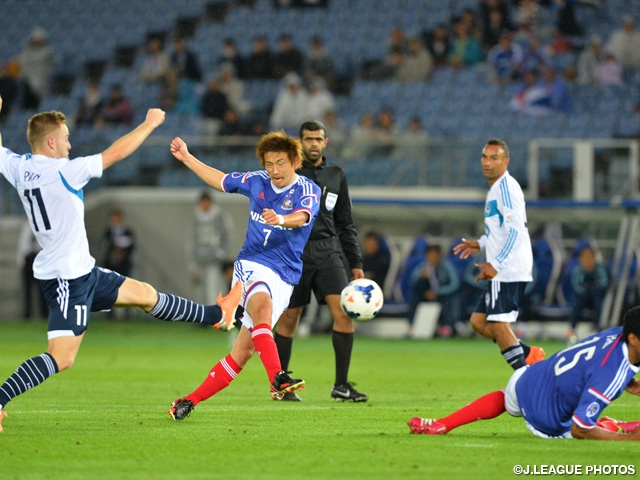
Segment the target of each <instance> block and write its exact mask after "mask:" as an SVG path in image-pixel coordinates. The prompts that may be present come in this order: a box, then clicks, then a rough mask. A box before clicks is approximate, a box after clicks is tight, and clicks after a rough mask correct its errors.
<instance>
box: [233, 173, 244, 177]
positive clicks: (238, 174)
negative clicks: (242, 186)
mask: <svg viewBox="0 0 640 480" xmlns="http://www.w3.org/2000/svg"><path fill="white" fill-rule="evenodd" d="M243 175H244V173H238V172H233V173H232V174H231V178H240V177H241V176H243Z"/></svg>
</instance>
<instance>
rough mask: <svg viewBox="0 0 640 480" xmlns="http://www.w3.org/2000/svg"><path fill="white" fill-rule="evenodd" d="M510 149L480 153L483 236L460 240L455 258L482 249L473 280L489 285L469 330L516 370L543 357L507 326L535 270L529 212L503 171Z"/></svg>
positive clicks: (492, 144) (496, 143) (495, 145)
mask: <svg viewBox="0 0 640 480" xmlns="http://www.w3.org/2000/svg"><path fill="white" fill-rule="evenodd" d="M509 161H510V160H509V148H508V147H507V144H506V143H505V142H503V141H502V140H500V139H497V138H495V139H492V140H489V141H488V142H487V144H486V145H485V147H484V149H483V150H482V160H481V165H482V173H483V175H484V177H485V178H486V179H487V181H488V182H489V192H488V193H487V199H486V202H485V207H484V230H485V233H484V235H482V237H480V239H478V240H477V241H476V240H466V239H462V242H461V243H459V244H458V245H456V246H455V247H454V248H453V253H454V254H456V255H458V254H459V255H460V258H462V259H465V258H468V257H469V256H470V255H473V254H475V253H477V252H479V251H480V250H481V249H485V253H486V262H484V263H482V264H479V265H477V266H478V267H479V268H480V273H479V274H478V277H477V280H488V281H489V282H488V283H487V288H486V290H485V291H484V293H483V295H482V297H481V298H480V299H479V301H478V304H477V305H476V307H475V309H474V312H473V314H472V315H471V325H472V326H473V329H474V330H475V331H476V332H478V333H479V334H480V335H482V336H483V337H485V338H488V339H490V340H493V341H494V342H496V343H497V344H498V347H500V351H501V353H502V356H503V357H504V359H505V360H506V361H507V363H508V364H509V365H511V366H512V367H513V369H514V370H517V369H518V368H520V367H523V366H524V365H528V364H532V363H535V362H538V361H540V360H542V359H543V358H544V350H543V349H542V348H540V347H533V346H532V347H530V346H528V345H527V344H525V343H524V342H521V341H519V340H518V338H517V337H516V336H515V334H514V333H513V331H512V330H511V325H510V324H511V323H513V322H515V321H516V319H517V318H518V303H519V300H520V298H521V297H522V295H523V294H524V290H525V287H526V284H527V282H530V281H531V280H532V279H533V277H532V271H533V252H532V250H531V239H530V238H529V231H528V230H527V213H526V211H525V202H524V194H523V193H522V189H521V188H520V185H519V184H518V182H517V181H516V179H514V178H513V177H512V176H511V175H509V172H508V171H507V167H508V166H509Z"/></svg>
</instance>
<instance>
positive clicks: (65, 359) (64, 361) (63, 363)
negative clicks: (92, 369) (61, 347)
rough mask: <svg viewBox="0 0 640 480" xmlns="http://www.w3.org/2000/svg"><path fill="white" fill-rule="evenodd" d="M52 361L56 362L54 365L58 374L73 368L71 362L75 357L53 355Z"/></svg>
mask: <svg viewBox="0 0 640 480" xmlns="http://www.w3.org/2000/svg"><path fill="white" fill-rule="evenodd" d="M53 358H54V360H55V361H56V365H58V372H62V371H63V370H67V369H68V368H71V367H72V366H73V362H74V361H75V359H76V358H75V355H70V354H66V355H53Z"/></svg>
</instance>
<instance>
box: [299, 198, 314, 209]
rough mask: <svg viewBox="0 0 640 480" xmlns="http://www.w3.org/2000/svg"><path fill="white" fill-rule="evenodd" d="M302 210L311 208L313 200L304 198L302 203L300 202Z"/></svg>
mask: <svg viewBox="0 0 640 480" xmlns="http://www.w3.org/2000/svg"><path fill="white" fill-rule="evenodd" d="M300 205H302V206H303V207H304V208H311V207H312V206H313V198H312V197H304V198H303V199H302V202H300Z"/></svg>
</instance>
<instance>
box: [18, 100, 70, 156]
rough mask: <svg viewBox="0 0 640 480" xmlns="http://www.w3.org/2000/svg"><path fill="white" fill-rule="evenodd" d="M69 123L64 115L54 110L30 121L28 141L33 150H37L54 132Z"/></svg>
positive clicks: (40, 114) (36, 116) (38, 114)
mask: <svg viewBox="0 0 640 480" xmlns="http://www.w3.org/2000/svg"><path fill="white" fill-rule="evenodd" d="M66 123H67V117H65V115H64V113H62V112H58V111H55V110H52V111H50V112H42V113H37V114H35V115H34V116H33V117H31V118H30V119H29V123H28V125H27V140H28V141H29V145H31V150H34V149H37V148H38V147H39V146H40V145H41V144H42V142H43V141H44V140H45V138H47V135H49V134H50V133H51V132H52V131H53V130H55V129H56V128H58V127H59V126H60V125H65V124H66Z"/></svg>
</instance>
